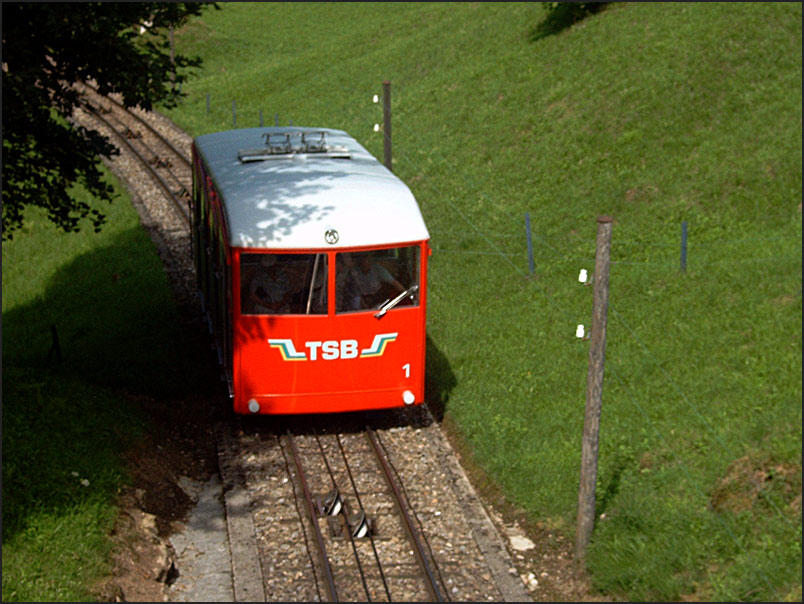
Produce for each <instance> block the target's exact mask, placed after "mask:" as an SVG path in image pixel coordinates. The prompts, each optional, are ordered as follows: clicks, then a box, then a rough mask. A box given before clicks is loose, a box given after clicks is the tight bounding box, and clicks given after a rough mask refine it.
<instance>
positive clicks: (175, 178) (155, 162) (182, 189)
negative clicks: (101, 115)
mask: <svg viewBox="0 0 804 604" xmlns="http://www.w3.org/2000/svg"><path fill="white" fill-rule="evenodd" d="M123 111H125V112H126V115H129V116H131V117H135V118H137V119H140V118H138V117H137V116H136V115H134V114H133V113H131V112H130V111H127V110H126V108H125V107H123ZM112 118H113V119H114V120H115V122H117V123H118V124H119V125H120V127H121V128H125V130H126V134H125V137H126V140H127V141H128V140H129V138H131V139H133V140H136V139H142V136H141V134H140V133H139V132H138V131H135V130H132V129H131V128H129V127H128V126H127V125H126V124H125V123H124V122H123V121H122V120H121V119H120V118H119V117H118V116H116V115H113V116H112ZM140 121H142V120H141V119H140ZM129 132H130V133H131V134H132V136H131V137H129V136H128V134H129ZM134 135H136V136H134ZM157 136H159V134H158V133H157ZM162 142H164V139H162ZM141 145H142V146H143V147H144V148H145V149H146V150H147V151H150V152H151V153H152V154H153V157H151V159H150V161H149V162H148V164H149V165H152V166H154V165H155V166H157V167H160V164H161V167H163V168H165V169H166V170H167V171H168V174H170V176H171V178H172V179H173V182H174V183H175V184H176V186H178V187H179V192H178V193H177V194H176V193H174V195H176V196H177V197H182V194H183V193H186V195H187V197H188V198H189V196H190V192H189V191H188V190H187V187H186V186H185V185H184V183H183V182H182V181H181V179H180V178H179V176H178V175H177V174H176V173H175V172H173V170H171V169H170V168H171V165H170V163H169V161H170V160H168V163H167V164H166V163H164V162H163V161H162V159H161V158H160V157H159V155H158V154H157V152H156V150H155V149H153V148H152V147H150V146H149V145H148V144H147V143H146V142H145V141H144V140H141ZM131 146H133V145H131ZM184 167H185V168H186V169H187V170H188V171H189V170H190V165H189V164H186V165H185V166H184Z"/></svg>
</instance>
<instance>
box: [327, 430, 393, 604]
mask: <svg viewBox="0 0 804 604" xmlns="http://www.w3.org/2000/svg"><path fill="white" fill-rule="evenodd" d="M335 439H336V440H337V442H338V447H339V448H340V450H341V456H342V457H343V463H344V465H345V466H346V473H347V474H348V476H349V482H351V484H352V489H353V490H354V493H355V497H356V498H357V505H358V507H360V511H361V512H363V513H364V514H365V512H366V509H365V508H364V507H363V501H362V500H361V499H360V492H359V491H358V490H357V484H356V483H355V479H354V476H353V475H352V468H351V467H350V466H349V462H348V460H347V459H346V451H345V450H344V448H343V443H342V442H341V436H340V434H336V435H335ZM368 537H369V542H370V543H371V549H372V551H373V552H374V559H375V560H376V562H377V569H378V570H379V571H380V579H381V580H382V586H383V588H384V589H385V595H386V596H388V601H389V602H393V599H392V598H391V590H390V589H389V588H388V580H387V579H386V577H385V572H384V571H383V568H382V563H381V562H380V554H379V552H378V551H377V544H376V543H375V542H374V535H372V534H371V532H369V535H368Z"/></svg>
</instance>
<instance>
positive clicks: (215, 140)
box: [194, 127, 430, 249]
mask: <svg viewBox="0 0 804 604" xmlns="http://www.w3.org/2000/svg"><path fill="white" fill-rule="evenodd" d="M194 143H195V148H196V150H197V152H198V154H199V155H200V157H201V158H202V160H203V162H204V163H205V164H206V166H207V168H208V169H209V171H210V175H211V177H212V179H213V181H214V183H215V185H216V187H217V189H218V191H219V193H220V195H221V196H222V198H223V199H224V200H225V212H226V222H227V225H228V229H229V233H228V234H229V241H230V243H231V245H232V246H235V247H245V248H270V249H299V248H316V249H318V248H330V247H332V248H343V247H352V246H368V245H385V244H393V243H403V242H411V241H421V240H425V239H429V237H430V236H429V233H428V232H427V227H426V226H425V224H424V219H423V218H422V214H421V211H420V209H419V206H418V204H417V203H416V200H415V198H414V197H413V194H412V193H411V192H410V189H409V188H408V187H407V186H406V185H405V184H404V183H403V182H402V181H401V180H399V178H397V177H396V176H394V174H393V173H391V172H390V171H389V170H388V169H387V168H386V167H385V166H384V165H382V164H381V163H380V162H379V161H377V159H376V158H375V157H374V156H372V155H371V154H370V153H369V152H368V151H367V150H366V149H365V148H364V147H363V146H362V145H360V143H358V142H357V141H356V140H355V139H353V138H352V137H351V136H349V135H348V134H347V133H346V132H344V131H342V130H332V129H328V128H302V127H286V128H282V127H278V128H243V129H239V130H229V131H226V132H216V133H213V134H205V135H202V136H199V137H197V138H196V139H195V141H194Z"/></svg>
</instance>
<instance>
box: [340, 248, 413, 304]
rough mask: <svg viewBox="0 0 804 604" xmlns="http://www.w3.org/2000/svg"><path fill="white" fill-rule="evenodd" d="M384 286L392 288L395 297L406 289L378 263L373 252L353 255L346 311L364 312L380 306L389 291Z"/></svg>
mask: <svg viewBox="0 0 804 604" xmlns="http://www.w3.org/2000/svg"><path fill="white" fill-rule="evenodd" d="M384 284H387V285H388V286H390V289H391V291H393V292H394V294H393V295H396V294H400V293H402V292H403V291H405V287H404V286H403V285H402V284H401V283H400V282H399V281H397V280H396V279H395V278H394V276H393V275H392V274H391V273H390V271H389V270H388V269H387V268H385V267H384V266H383V265H382V264H380V263H379V262H377V261H376V259H375V258H374V257H373V254H372V253H371V252H363V253H359V254H353V256H352V259H351V267H350V268H349V269H348V271H347V273H346V280H345V284H344V300H343V304H344V307H345V308H344V310H362V309H367V308H373V307H374V306H376V305H377V304H380V303H381V302H382V301H383V300H384V299H385V298H384V295H385V292H386V291H387V289H384V288H383V285H384Z"/></svg>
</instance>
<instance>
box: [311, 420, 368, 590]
mask: <svg viewBox="0 0 804 604" xmlns="http://www.w3.org/2000/svg"><path fill="white" fill-rule="evenodd" d="M313 434H314V435H315V440H316V442H317V443H318V449H319V451H321V457H322V458H323V459H324V465H326V467H327V472H328V473H329V478H330V481H331V482H332V486H333V488H334V489H336V491H337V492H340V489H338V483H337V481H336V480H335V473H334V472H333V471H332V467H331V466H330V465H329V460H328V459H327V454H326V452H325V451H324V445H322V444H321V439H320V438H319V437H318V434H317V433H316V432H314V433H313ZM336 436H337V435H336ZM339 444H340V443H339ZM343 461H344V463H346V464H347V466H346V467H347V468H348V467H349V466H348V463H347V462H346V456H345V455H344V456H343ZM355 492H357V491H355ZM361 509H362V508H361ZM347 510H348V508H347V507H346V505H345V502H344V504H343V505H341V509H340V511H339V514H341V515H342V516H343V521H344V526H345V528H346V533H347V535H348V536H349V543H350V544H351V546H352V552H353V553H354V555H355V562H356V563H357V570H358V572H359V573H360V581H361V582H362V583H363V591H365V592H366V601H367V602H371V591H370V590H369V588H368V584H367V583H366V573H365V571H364V570H363V564H362V563H361V562H360V556H359V555H358V553H357V545H355V539H354V536H353V535H352V531H351V527H350V526H349V518H348V517H347V515H346V511H347Z"/></svg>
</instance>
